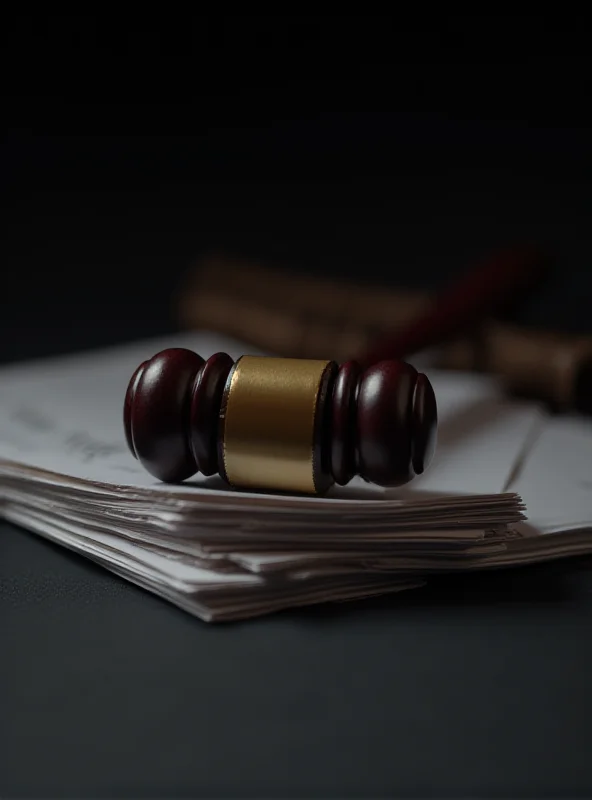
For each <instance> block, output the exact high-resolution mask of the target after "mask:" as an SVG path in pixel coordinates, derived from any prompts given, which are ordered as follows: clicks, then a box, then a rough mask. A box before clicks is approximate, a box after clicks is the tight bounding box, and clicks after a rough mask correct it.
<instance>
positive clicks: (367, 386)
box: [124, 348, 437, 494]
mask: <svg viewBox="0 0 592 800" xmlns="http://www.w3.org/2000/svg"><path fill="white" fill-rule="evenodd" d="M124 427H125V434H126V438H127V442H128V445H129V448H130V450H131V452H132V453H133V455H134V456H135V457H136V458H137V459H139V461H140V462H141V463H142V465H143V466H144V467H145V469H146V470H147V471H148V472H149V473H150V474H152V475H154V477H155V478H157V479H159V480H161V481H165V482H174V483H176V482H180V481H184V480H186V479H187V478H190V477H191V476H192V475H194V474H196V473H197V472H201V473H202V474H203V475H215V474H220V475H221V476H222V477H223V478H224V479H225V480H226V481H227V482H228V484H230V485H231V486H233V487H235V488H242V489H250V490H255V491H283V492H298V493H309V494H323V493H325V492H326V491H327V490H328V489H329V488H330V487H331V486H332V485H333V483H337V484H339V485H345V484H346V483H348V482H349V481H350V480H351V479H352V478H353V477H354V476H355V475H360V476H361V477H362V478H363V479H364V480H366V481H368V482H370V483H375V484H378V485H380V486H385V487H392V486H401V485H403V484H405V483H407V482H409V481H410V480H412V479H413V478H414V477H415V476H416V475H419V474H421V473H422V472H424V471H425V470H426V469H427V467H428V466H429V463H430V461H431V459H432V457H433V454H434V449H435V442H436V428H437V408H436V399H435V396H434V391H433V389H432V386H431V384H430V382H429V380H428V378H427V377H426V376H425V375H424V374H423V373H418V372H417V370H416V369H415V368H414V367H412V366H411V365H410V364H407V363H405V362H403V361H382V362H380V363H378V364H375V365H373V366H371V367H369V368H368V369H366V370H362V369H361V368H360V366H359V365H358V364H357V363H356V362H355V361H348V362H346V363H344V364H341V365H340V366H338V365H337V364H336V363H335V362H333V361H317V360H308V359H292V358H270V357H256V356H243V357H242V358H239V359H238V360H237V361H236V362H235V361H233V359H232V358H231V357H230V356H228V355H226V354H225V353H217V354H216V355H213V356H212V357H211V358H209V359H207V361H206V360H204V359H203V358H201V357H200V356H199V355H197V354H196V353H194V352H192V351H190V350H186V349H183V348H173V349H169V350H163V351H162V352H160V353H157V354H156V355H155V356H154V357H153V358H151V359H150V360H149V361H145V362H144V363H142V364H140V366H139V367H138V368H137V369H136V371H135V372H134V374H133V376H132V378H131V380H130V382H129V385H128V389H127V393H126V397H125V403H124Z"/></svg>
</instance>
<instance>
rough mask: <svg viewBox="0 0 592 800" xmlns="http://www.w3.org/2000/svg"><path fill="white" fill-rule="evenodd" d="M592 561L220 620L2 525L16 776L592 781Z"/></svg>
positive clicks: (176, 781)
mask: <svg viewBox="0 0 592 800" xmlns="http://www.w3.org/2000/svg"><path fill="white" fill-rule="evenodd" d="M591 566H592V564H591V563H585V562H584V561H582V560H579V561H577V562H572V563H569V564H567V563H566V564H562V565H558V564H555V565H552V566H551V565H548V566H546V567H537V568H530V569H526V570H515V571H512V570H510V571H504V572H503V573H499V574H487V575H482V576H480V575H474V576H472V577H464V578H454V579H453V580H449V581H437V582H436V583H435V585H434V586H432V587H431V588H430V589H428V590H422V591H419V592H411V593H409V594H408V595H407V596H400V597H396V598H391V599H389V600H382V601H370V602H364V603H352V604H348V605H343V606H341V605H340V606H335V607H326V608H316V609H309V610H306V611H298V612H286V613H282V614H278V615H274V616H271V617H268V618H261V619H258V620H254V621H250V622H245V623H241V624H232V625H222V626H208V625H205V624H202V623H201V622H199V621H197V620H195V619H193V618H192V617H190V616H189V615H187V614H185V613H184V612H181V611H179V610H177V609H175V608H173V607H172V606H170V605H168V604H167V603H165V602H164V601H161V600H159V599H157V598H155V597H153V596H151V595H149V594H147V593H145V592H144V591H142V590H140V589H137V588H134V587H133V586H131V585H129V584H128V583H126V582H124V581H122V580H119V579H118V578H116V577H112V576H111V575H109V574H108V573H107V572H105V571H103V570H101V569H100V568H98V567H95V566H93V565H91V564H90V563H88V562H86V561H84V560H83V559H82V558H79V557H77V556H75V555H72V554H69V553H68V552H66V551H64V550H62V549H60V548H58V547H56V546H53V545H51V544H49V543H46V542H44V541H42V540H40V539H38V538H36V537H35V536H34V535H32V534H29V533H27V532H24V531H21V530H18V529H16V528H14V527H12V526H8V525H3V526H1V529H0V609H1V622H0V625H1V631H2V652H3V656H2V659H1V662H0V705H1V707H2V747H1V749H0V787H1V791H2V794H3V796H7V797H12V796H15V797H17V796H29V797H172V796H174V797H177V796H178V797H182V796H191V797H202V796H205V797H243V796H247V797H280V796H281V797H285V796H291V797H295V796H306V797H314V796H317V797H334V796H338V797H348V796H356V797H374V796H379V797H384V796H393V795H395V796H422V797H423V796H496V797H497V796H521V797H525V796H538V797H540V796H551V795H561V796H569V795H589V793H590V791H591V789H592V764H591V762H590V750H591V747H592V732H591V728H590V724H589V722H590V718H591V715H592V693H591V692H590V675H591V674H592V637H591V636H590V629H591V626H592V569H590V567H591Z"/></svg>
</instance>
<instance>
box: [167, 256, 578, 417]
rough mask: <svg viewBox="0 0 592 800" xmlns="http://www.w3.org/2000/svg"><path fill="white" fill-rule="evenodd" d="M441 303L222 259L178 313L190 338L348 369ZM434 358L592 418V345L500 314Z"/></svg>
mask: <svg viewBox="0 0 592 800" xmlns="http://www.w3.org/2000/svg"><path fill="white" fill-rule="evenodd" d="M509 299H510V300H512V298H509ZM433 302H434V296H433V295H431V294H429V293H427V292H421V291H414V290H410V289H402V288H401V289H397V288H393V287H392V286H380V285H377V284H375V285H369V284H357V283H354V282H351V281H344V280H338V279H336V278H335V279H333V278H318V277H315V276H313V275H312V274H310V273H308V274H307V273H304V272H299V273H297V274H296V273H292V272H289V271H286V270H284V269H283V268H281V267H280V266H277V265H276V266H272V265H270V264H263V263H254V262H251V261H249V260H245V259H241V258H236V257H232V256H230V255H226V254H224V253H222V252H214V253H210V254H208V255H206V256H204V257H203V258H202V259H201V260H200V261H199V262H198V263H197V264H195V266H194V267H193V269H192V270H190V272H189V274H188V276H187V277H186V279H185V280H184V282H183V283H182V284H181V287H180V290H179V292H178V293H177V295H176V299H175V303H176V309H175V311H176V313H177V316H178V319H179V322H180V324H181V326H182V327H183V328H185V329H202V330H211V331H217V332H220V333H223V334H227V335H230V336H234V337H236V338H238V339H241V340H243V341H246V342H248V343H249V344H251V345H253V346H255V347H257V348H260V349H262V350H266V351H269V352H272V353H276V354H278V355H282V356H287V357H295V358H331V359H334V360H336V361H346V360H348V359H351V358H362V357H363V354H364V353H366V352H367V351H368V350H369V349H372V348H373V347H374V346H376V345H377V344H380V343H381V342H382V341H383V340H385V337H386V343H388V339H390V338H391V337H396V335H397V333H398V332H401V331H406V330H407V328H408V327H409V326H410V325H412V324H413V323H414V322H415V321H416V320H418V318H419V317H420V316H423V315H424V314H426V313H427V312H428V311H429V309H430V307H431V306H432V304H433ZM501 310H502V308H501V306H500V312H501ZM496 311H497V309H496ZM379 349H380V348H379ZM431 358H432V363H433V364H434V365H435V366H437V367H440V368H444V369H453V370H471V371H479V372H487V373H492V374H496V375H498V376H499V377H500V379H501V380H502V381H503V383H504V384H505V386H506V388H507V390H508V391H509V392H511V393H513V394H515V395H518V396H525V397H530V398H536V399H539V400H541V401H544V402H546V403H547V404H548V405H549V406H551V408H553V409H556V410H562V411H566V410H571V409H573V410H577V411H581V412H585V413H592V391H590V387H591V384H592V378H591V376H592V366H591V365H592V335H591V336H589V337H588V336H584V335H578V336H576V335H573V334H567V333H561V332H558V331H547V330H536V329H532V328H529V327H525V326H520V325H516V324H511V323H509V322H508V321H507V320H505V319H504V316H503V314H502V313H494V314H491V315H486V316H484V317H483V319H481V320H480V321H479V322H478V323H477V324H473V325H471V327H470V329H465V330H464V331H463V333H462V334H461V335H458V336H454V337H453V338H450V339H449V340H447V341H446V342H445V343H442V344H440V345H439V346H438V347H436V348H435V349H433V351H432V353H431Z"/></svg>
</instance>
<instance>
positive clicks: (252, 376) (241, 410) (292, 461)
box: [223, 356, 329, 494]
mask: <svg viewBox="0 0 592 800" xmlns="http://www.w3.org/2000/svg"><path fill="white" fill-rule="evenodd" d="M328 364H329V362H328V361H315V360H308V359H296V358H267V357H257V356H243V357H242V358H240V359H239V360H238V361H237V363H236V366H235V368H234V371H233V373H232V376H231V381H230V387H229V389H228V392H227V400H226V407H225V411H224V428H223V431H224V432H223V437H224V438H223V455H224V469H225V472H226V477H227V479H228V481H229V482H230V483H231V484H232V485H234V486H237V487H241V488H245V489H258V490H262V489H270V490H275V491H287V492H306V493H309V494H314V493H315V492H316V487H315V479H314V431H315V412H316V408H317V399H318V395H319V389H320V386H321V381H322V378H323V373H324V372H325V369H326V368H327V366H328Z"/></svg>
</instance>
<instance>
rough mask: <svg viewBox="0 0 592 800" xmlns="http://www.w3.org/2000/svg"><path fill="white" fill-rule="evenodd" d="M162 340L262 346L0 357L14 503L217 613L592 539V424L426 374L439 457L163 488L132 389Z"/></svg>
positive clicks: (63, 535)
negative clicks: (395, 474)
mask: <svg viewBox="0 0 592 800" xmlns="http://www.w3.org/2000/svg"><path fill="white" fill-rule="evenodd" d="M166 347H188V348H190V349H192V350H195V351H196V352H198V353H200V354H201V355H202V356H203V357H208V356H210V355H211V354H213V353H215V352H219V351H224V352H227V353H229V354H230V355H231V356H233V357H234V358H238V357H239V356H240V355H243V354H244V353H246V352H250V353H253V352H254V351H253V350H252V348H247V347H245V346H244V345H242V344H241V343H240V342H236V341H233V340H229V339H227V338H223V337H219V336H216V335H214V334H195V333H194V334H184V335H179V336H174V337H170V338H167V339H166V340H147V341H142V342H135V343H132V344H129V345H126V346H124V347H119V348H110V349H108V350H104V351H100V352H92V353H85V354H83V355H75V356H69V357H61V358H57V359H51V360H50V359H47V360H43V361H38V362H29V363H24V364H18V365H12V366H8V367H4V368H3V369H2V370H0V515H1V516H3V517H4V518H5V519H7V520H10V521H12V522H14V523H16V524H18V525H21V526H23V527H24V528H27V529H28V530H30V531H33V532H35V533H37V534H40V535H41V536H44V537H46V538H48V539H50V540H52V541H54V542H57V543H59V544H60V545H63V546H65V547H67V548H70V549H71V550H74V551H76V552H78V553H80V554H82V555H84V556H86V557H88V558H90V559H92V560H93V561H96V562H97V563H99V564H101V565H103V566H104V567H106V568H107V569H109V570H111V571H112V572H114V573H117V574H118V575H121V576H123V577H125V578H126V579H128V580H130V581H132V582H134V583H136V584H138V585H139V586H142V587H144V588H145V589H147V590H149V591H152V592H154V593H156V594H158V595H160V596H161V597H163V598H166V599H167V600H169V601H171V602H173V603H175V604H176V605H178V606H180V607H181V608H184V609H186V610H187V611H189V612H191V613H193V614H195V615H196V616H198V617H200V618H201V619H203V620H205V621H222V620H233V619H239V618H245V617H251V616H255V615H259V614H264V613H269V612H272V611H276V610H279V609H282V608H286V607H290V606H297V605H305V604H312V603H320V602H326V601H343V600H349V599H354V598H359V597H366V596H371V595H377V594H383V593H387V592H397V591H401V590H403V589H409V588H414V587H419V586H421V585H422V584H423V583H424V582H425V581H426V579H428V580H429V576H430V574H433V573H434V572H454V571H457V570H466V569H471V570H473V569H483V568H489V567H494V566H500V565H507V564H513V563H522V562H527V561H535V560H540V559H542V558H550V557H556V556H559V555H567V554H572V553H580V552H589V551H592V483H591V478H590V476H592V446H591V445H592V424H591V423H589V422H588V421H581V420H576V419H561V418H557V419H554V418H551V417H548V416H547V415H546V414H545V413H544V412H543V410H542V409H541V408H539V407H538V406H536V405H533V404H528V403H515V402H509V401H508V400H507V399H505V398H504V395H503V392H502V391H501V389H500V387H499V386H498V385H497V383H496V382H495V380H493V379H491V378H488V377H484V376H477V375H474V374H471V375H466V374H455V373H446V372H438V371H435V370H429V369H428V370H427V372H428V374H429V377H430V380H431V381H432V383H433V386H434V389H435V392H436V397H437V399H438V408H439V444H438V449H437V452H436V457H435V459H434V462H433V464H432V466H431V467H430V469H429V470H428V471H427V472H426V473H425V474H424V475H423V476H421V477H420V478H418V479H416V480H415V481H414V482H412V483H411V484H409V485H407V486H405V487H402V488H400V489H397V490H384V489H381V488H379V487H376V486H372V485H368V484H366V483H364V482H363V481H361V480H357V479H355V480H354V481H352V482H351V484H350V485H348V486H347V487H342V488H337V487H336V488H334V489H333V490H332V491H331V492H330V493H329V495H327V496H326V497H322V498H320V497H305V496H286V495H272V494H264V493H253V492H244V491H238V490H232V489H229V488H228V487H227V486H226V485H225V484H224V483H223V481H222V480H221V479H220V478H204V477H203V476H199V475H197V476H195V478H193V479H191V480H189V481H187V482H185V483H183V484H180V485H167V484H162V483H160V482H158V481H156V480H155V479H154V478H152V476H150V475H149V474H148V473H147V472H145V471H144V469H143V468H142V466H141V465H140V464H139V463H138V462H137V461H136V460H135V459H134V458H133V457H132V455H131V453H130V452H129V450H128V449H127V445H126V442H125V437H124V433H123V422H122V412H123V399H124V396H125V392H126V388H127V385H128V381H129V379H130V377H131V375H132V373H133V372H134V370H135V368H136V367H137V366H138V364H140V363H141V362H142V361H144V360H146V359H147V358H150V357H151V356H153V355H154V354H155V353H156V352H158V351H159V350H162V349H164V348H166Z"/></svg>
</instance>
